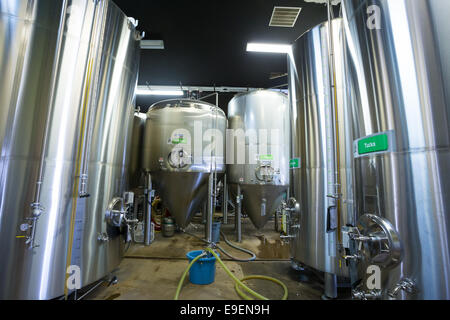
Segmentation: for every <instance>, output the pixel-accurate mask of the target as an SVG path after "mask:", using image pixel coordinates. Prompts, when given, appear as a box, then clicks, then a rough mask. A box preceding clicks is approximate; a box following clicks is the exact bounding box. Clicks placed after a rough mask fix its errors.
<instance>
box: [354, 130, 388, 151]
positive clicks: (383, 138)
mask: <svg viewBox="0 0 450 320" xmlns="http://www.w3.org/2000/svg"><path fill="white" fill-rule="evenodd" d="M388 149H389V139H388V135H387V134H386V133H383V134H379V135H376V136H371V137H368V138H364V139H361V140H359V141H358V153H359V154H367V153H373V152H382V151H387V150H388Z"/></svg>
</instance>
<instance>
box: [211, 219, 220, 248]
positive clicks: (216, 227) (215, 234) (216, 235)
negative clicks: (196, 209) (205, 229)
mask: <svg viewBox="0 0 450 320" xmlns="http://www.w3.org/2000/svg"><path fill="white" fill-rule="evenodd" d="M211 231H212V241H213V242H214V243H218V242H219V241H220V221H218V222H213V224H212V230H211Z"/></svg>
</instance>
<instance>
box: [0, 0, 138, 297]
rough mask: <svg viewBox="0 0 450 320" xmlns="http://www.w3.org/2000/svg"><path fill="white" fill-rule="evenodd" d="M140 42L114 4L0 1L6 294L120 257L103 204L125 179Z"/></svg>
mask: <svg viewBox="0 0 450 320" xmlns="http://www.w3.org/2000/svg"><path fill="white" fill-rule="evenodd" d="M138 50H139V41H137V35H136V31H135V27H134V25H133V24H132V23H131V22H130V21H129V20H128V18H127V17H126V16H125V15H124V14H123V13H122V12H121V11H120V10H119V9H118V8H117V7H116V6H115V5H114V4H113V3H112V2H111V1H106V0H104V1H88V0H70V1H59V0H54V1H50V0H45V1H44V0H38V1H36V0H33V1H31V0H29V1H26V0H13V1H6V0H1V1H0V52H1V57H2V59H1V63H0V147H1V158H0V254H1V256H2V258H1V263H0V299H49V298H55V297H57V296H61V295H63V294H64V291H65V283H66V281H65V278H66V270H67V269H66V267H67V265H68V264H70V265H72V266H78V267H79V268H80V272H81V286H85V285H88V284H90V283H92V282H93V281H95V280H98V279H100V278H102V277H104V276H105V275H107V274H108V273H109V272H110V271H112V270H113V268H115V267H116V266H117V265H118V263H119V261H120V260H121V257H122V254H123V238H122V237H121V235H120V229H119V228H115V227H111V226H109V225H107V224H106V222H105V210H106V209H107V207H108V204H109V203H110V201H111V199H112V198H113V197H116V196H117V197H121V196H122V194H123V193H124V191H125V190H126V187H127V182H126V172H127V163H128V160H127V157H126V151H127V150H128V149H129V148H128V147H129V141H128V140H129V137H130V129H131V125H130V121H131V119H132V115H133V107H132V106H133V104H134V90H135V86H136V78H137V67H138V58H139V55H138ZM41 173H42V174H41ZM88 195H89V196H88ZM71 222H72V223H73V225H71ZM71 231H73V233H72V232H71ZM71 235H73V236H71ZM70 239H73V242H72V243H71V242H70ZM70 251H71V254H69V252H70ZM69 260H70V262H69ZM72 272H74V269H70V273H72ZM77 274H78V273H77ZM75 284H78V283H77V282H76V281H75Z"/></svg>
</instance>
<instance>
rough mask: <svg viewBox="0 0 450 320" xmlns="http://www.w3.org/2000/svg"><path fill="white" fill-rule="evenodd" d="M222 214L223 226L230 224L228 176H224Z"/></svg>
mask: <svg viewBox="0 0 450 320" xmlns="http://www.w3.org/2000/svg"><path fill="white" fill-rule="evenodd" d="M222 196H223V197H222V214H223V224H228V185H227V175H226V174H225V175H224V176H223V195H222Z"/></svg>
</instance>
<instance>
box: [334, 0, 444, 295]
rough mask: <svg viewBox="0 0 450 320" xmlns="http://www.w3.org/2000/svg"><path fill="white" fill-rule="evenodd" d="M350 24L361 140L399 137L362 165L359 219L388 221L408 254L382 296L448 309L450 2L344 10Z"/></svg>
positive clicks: (405, 1)
mask: <svg viewBox="0 0 450 320" xmlns="http://www.w3.org/2000/svg"><path fill="white" fill-rule="evenodd" d="M372 5H376V7H370V6H372ZM369 7H370V8H369ZM374 10H375V11H376V12H378V15H377V16H376V17H377V18H378V22H379V27H380V28H379V29H377V28H376V26H377V24H376V23H373V21H372V23H371V24H367V21H368V18H369V17H372V16H373V15H374V12H375V11H374ZM368 12H371V13H368ZM343 14H344V22H345V31H346V37H347V40H348V60H349V63H348V70H347V71H346V73H347V74H349V75H350V76H351V78H350V79H349V83H350V84H351V86H350V85H349V86H350V88H349V97H351V98H352V100H353V101H352V105H353V106H354V108H353V119H354V122H353V131H354V134H355V135H354V139H355V140H357V139H360V138H364V137H367V136H370V135H373V134H379V133H387V134H389V135H390V136H391V138H390V140H388V141H389V149H388V150H386V151H384V152H378V153H374V154H370V153H369V154H366V155H363V156H359V157H357V158H356V159H355V201H356V203H355V207H356V213H357V215H358V216H363V215H365V214H373V215H377V216H379V217H382V218H384V219H386V220H387V221H389V222H390V223H391V224H392V226H393V228H394V229H395V230H396V231H397V233H398V234H399V237H400V240H401V242H402V244H403V249H404V258H403V260H402V263H401V264H400V265H398V266H397V267H396V268H394V269H392V270H385V269H383V268H382V269H381V273H382V281H381V289H382V291H383V293H382V296H383V298H385V299H387V298H392V297H393V298H396V299H450V179H448V172H449V171H450V125H449V124H450V43H449V41H448V35H449V34H450V20H449V19H448V16H449V14H450V2H449V1H446V0H429V1H424V0H419V1H414V0H397V1H387V0H379V1H352V0H344V1H343ZM375 22H376V21H375ZM368 26H371V28H368ZM355 151H356V152H357V153H358V149H355ZM362 263H366V265H367V261H366V262H362ZM360 267H361V269H362V271H364V269H365V268H364V267H362V266H361V264H360ZM359 276H360V279H362V285H364V286H365V285H366V279H367V275H366V274H365V273H363V272H361V273H360V274H359ZM411 283H413V284H414V285H410V284H411ZM412 287H415V288H416V289H417V290H412V289H411V288H412ZM400 289H404V290H400ZM389 292H390V293H391V295H389Z"/></svg>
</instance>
